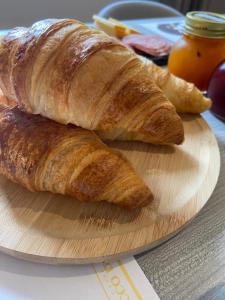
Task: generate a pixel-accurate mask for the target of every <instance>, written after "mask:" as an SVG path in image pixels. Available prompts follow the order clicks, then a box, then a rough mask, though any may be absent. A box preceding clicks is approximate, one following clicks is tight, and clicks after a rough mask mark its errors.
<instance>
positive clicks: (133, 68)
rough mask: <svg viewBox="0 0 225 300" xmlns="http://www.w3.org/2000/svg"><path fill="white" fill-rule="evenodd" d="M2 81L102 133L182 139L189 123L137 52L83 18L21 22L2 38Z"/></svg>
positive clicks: (24, 101)
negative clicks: (176, 108)
mask: <svg viewBox="0 0 225 300" xmlns="http://www.w3.org/2000/svg"><path fill="white" fill-rule="evenodd" d="M0 87H1V88H2V90H3V93H4V94H5V95H6V96H7V97H8V98H9V99H12V100H15V101H16V102H17V103H18V106H19V108H20V109H21V110H23V111H26V112H29V113H33V114H41V115H43V116H45V117H48V118H50V119H53V120H55V121H57V122H60V123H62V124H68V123H72V124H75V125H77V126H80V127H82V128H86V129H90V130H95V131H96V132H97V133H98V134H99V135H100V137H102V138H103V139H112V140H114V139H120V140H141V141H144V142H149V143H154V144H180V143H181V142H182V141H183V138H184V132H183V124H182V121H181V119H180V117H179V116H178V115H177V113H176V110H175V108H174V106H173V105H171V103H170V102H169V101H168V99H167V98H166V96H164V95H163V93H162V91H161V90H160V89H159V88H158V86H157V85H156V84H155V82H154V81H153V80H152V79H151V78H150V77H149V76H148V75H147V74H146V68H145V65H144V63H142V62H141V61H140V59H139V58H138V56H137V55H136V54H135V53H133V51H131V50H130V49H128V48H127V47H126V46H125V45H123V44H122V43H120V42H119V41H118V40H116V39H115V38H112V37H109V36H108V35H106V34H105V33H103V32H101V31H98V30H95V29H90V28H89V27H88V26H86V25H85V24H82V23H81V22H79V21H76V20H70V19H66V20H56V19H49V20H43V21H39V22H37V23H35V24H33V26H31V27H30V28H15V29H13V30H12V31H11V32H9V33H8V34H7V35H6V36H5V37H4V38H3V39H2V41H1V46H0Z"/></svg>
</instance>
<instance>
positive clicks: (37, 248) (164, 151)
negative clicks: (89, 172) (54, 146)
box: [0, 115, 220, 264]
mask: <svg viewBox="0 0 225 300" xmlns="http://www.w3.org/2000/svg"><path fill="white" fill-rule="evenodd" d="M183 124H184V131H185V142H184V143H183V144H182V145H181V146H153V145H150V144H145V143H140V142H110V144H109V146H110V147H112V148H114V149H117V150H119V151H121V152H122V153H123V154H124V155H125V156H126V157H127V159H128V160H129V161H130V162H131V163H132V165H133V166H134V169H135V170H136V172H137V173H138V175H139V176H140V177H141V178H142V179H143V180H144V181H145V183H146V184H147V185H148V186H149V187H150V188H151V190H152V192H153V194H154V196H155V199H154V201H152V203H151V204H150V205H148V206H147V207H145V208H142V209H137V210H133V211H128V210H126V209H121V208H118V207H116V206H114V205H111V204H107V203H101V204H100V203H88V204H87V203H81V202H78V201H76V200H74V199H73V198H71V197H66V196H60V195H55V194H50V193H46V192H40V193H32V192H29V191H27V190H26V189H25V188H23V187H21V186H19V185H17V184H15V183H12V182H11V181H9V180H8V179H6V178H5V177H3V176H1V177H0V214H1V218H0V228H1V230H0V250H1V251H2V252H5V253H7V254H10V255H12V256H15V257H19V258H22V259H26V260H30V261H35V262H41V263H49V264H78V263H91V262H100V261H104V260H106V259H110V258H112V257H113V258H119V257H122V256H124V255H128V254H129V255H132V254H136V253H140V252H142V251H144V250H147V249H150V248H152V247H154V246H156V245H158V244H159V243H160V242H161V241H162V240H165V239H167V238H168V236H171V235H172V234H174V233H175V232H177V231H178V230H179V229H181V228H182V227H183V226H184V225H185V224H186V223H187V222H188V221H190V220H191V219H192V218H193V217H194V216H196V215H197V214H198V213H199V211H200V210H201V208H202V207H203V206H204V205H205V204H206V202H207V201H208V199H209V197H210V195H211V194H212V192H213V190H214V187H215V185H216V182H217V179H218V175H219V169H220V156H219V149H218V145H217V142H216V139H215V137H214V135H213V133H212V131H211V129H210V128H209V127H208V125H207V123H206V121H205V120H204V119H203V118H202V117H200V116H198V115H197V116H190V115H189V116H188V115H186V116H183Z"/></svg>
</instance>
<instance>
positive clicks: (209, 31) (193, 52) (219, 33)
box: [168, 11, 225, 91]
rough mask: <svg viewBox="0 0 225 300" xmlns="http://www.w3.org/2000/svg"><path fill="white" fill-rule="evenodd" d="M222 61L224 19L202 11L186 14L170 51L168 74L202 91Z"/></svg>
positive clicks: (224, 44) (223, 53)
mask: <svg viewBox="0 0 225 300" xmlns="http://www.w3.org/2000/svg"><path fill="white" fill-rule="evenodd" d="M224 59H225V17H224V16H223V15H220V14H216V13H210V12H201V11H193V12H189V13H187V15H186V21H185V27H184V34H183V36H182V37H181V39H180V40H178V41H177V42H176V43H175V44H174V46H173V47H172V50H171V52H170V56H169V60H168V68H169V70H170V72H171V73H173V74H174V75H176V76H178V77H181V78H183V79H185V80H187V81H189V82H193V83H194V84H195V85H196V86H197V87H198V88H199V89H201V90H203V91H205V90H207V87H208V83H209V78H210V76H211V74H212V72H213V70H214V69H215V67H216V66H217V65H218V64H219V63H220V62H221V61H223V60H224Z"/></svg>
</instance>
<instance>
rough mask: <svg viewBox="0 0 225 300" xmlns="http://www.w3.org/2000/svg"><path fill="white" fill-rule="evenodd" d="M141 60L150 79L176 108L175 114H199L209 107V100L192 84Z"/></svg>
mask: <svg viewBox="0 0 225 300" xmlns="http://www.w3.org/2000/svg"><path fill="white" fill-rule="evenodd" d="M141 60H142V61H144V62H145V63H146V66H147V68H148V72H149V75H150V77H151V78H153V79H154V81H155V83H156V84H157V85H158V86H159V87H160V88H161V89H162V91H163V92H164V93H165V95H166V96H167V98H168V99H169V101H171V103H172V104H173V105H174V106H175V107H176V110H177V112H180V113H201V112H203V111H205V110H207V109H209V108H210V107H211V104H212V102H211V100H210V99H209V98H207V97H204V96H203V94H202V93H201V91H200V90H199V89H198V88H197V87H196V86H195V85H194V84H193V83H190V82H187V81H185V80H183V79H181V78H178V77H176V76H174V75H173V74H171V73H170V72H169V71H168V70H166V69H162V68H160V67H159V66H157V65H155V64H154V63H153V62H152V61H150V60H149V59H146V58H141Z"/></svg>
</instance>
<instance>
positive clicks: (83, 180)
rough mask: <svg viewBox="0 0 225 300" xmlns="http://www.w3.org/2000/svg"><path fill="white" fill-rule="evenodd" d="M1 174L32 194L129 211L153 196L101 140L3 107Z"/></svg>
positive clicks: (74, 129)
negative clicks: (55, 195)
mask: <svg viewBox="0 0 225 300" xmlns="http://www.w3.org/2000/svg"><path fill="white" fill-rule="evenodd" d="M0 173H1V174H3V175H5V176H6V177H8V178H9V179H11V180H12V181H14V182H16V183H19V184H21V185H22V186H24V187H26V188H27V189H29V190H30V191H50V192H52V193H60V194H63V195H70V196H72V197H74V198H76V199H77V200H80V201H83V202H100V201H107V202H110V203H114V204H116V205H119V206H122V207H126V208H128V209H132V208H136V207H142V206H145V205H148V204H149V203H150V202H151V200H152V199H153V196H152V193H151V191H150V190H149V188H148V187H147V186H146V185H145V184H144V182H143V181H142V180H141V179H140V178H139V177H138V176H137V175H136V174H135V172H134V170H133V169H132V167H131V166H130V164H129V162H128V161H127V160H126V159H125V158H124V157H123V155H122V154H120V153H119V152H116V151H113V150H111V149H110V148H108V147H107V146H106V145H105V144H103V143H102V142H101V140H100V139H99V138H98V137H97V135H96V134H95V133H93V132H91V131H89V130H86V129H82V128H79V127H76V126H73V125H68V126H64V125H61V124H58V123H56V122H54V121H51V120H48V119H46V118H44V117H42V116H40V115H32V114H27V113H24V112H21V111H20V110H19V109H18V108H17V107H13V108H9V107H6V106H4V105H2V104H0Z"/></svg>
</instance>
